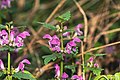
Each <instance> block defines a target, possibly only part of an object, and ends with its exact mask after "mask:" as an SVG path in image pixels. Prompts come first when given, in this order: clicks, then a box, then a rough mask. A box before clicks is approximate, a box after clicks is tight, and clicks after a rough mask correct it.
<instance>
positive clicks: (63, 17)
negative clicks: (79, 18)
mask: <svg viewBox="0 0 120 80" xmlns="http://www.w3.org/2000/svg"><path fill="white" fill-rule="evenodd" d="M70 17H71V14H70V11H68V12H66V13H64V14H62V15H60V16H58V17H56V20H58V21H59V22H65V21H68V20H69V19H70Z"/></svg>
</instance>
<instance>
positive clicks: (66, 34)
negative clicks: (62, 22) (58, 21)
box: [63, 26, 70, 36]
mask: <svg viewBox="0 0 120 80" xmlns="http://www.w3.org/2000/svg"><path fill="white" fill-rule="evenodd" d="M64 30H67V26H64ZM63 36H70V32H65V33H63Z"/></svg>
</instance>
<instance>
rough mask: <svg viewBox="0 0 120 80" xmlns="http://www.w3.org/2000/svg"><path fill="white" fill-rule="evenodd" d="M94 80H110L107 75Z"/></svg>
mask: <svg viewBox="0 0 120 80" xmlns="http://www.w3.org/2000/svg"><path fill="white" fill-rule="evenodd" d="M94 80H109V79H108V78H107V76H105V75H99V76H96V77H95V78H94Z"/></svg>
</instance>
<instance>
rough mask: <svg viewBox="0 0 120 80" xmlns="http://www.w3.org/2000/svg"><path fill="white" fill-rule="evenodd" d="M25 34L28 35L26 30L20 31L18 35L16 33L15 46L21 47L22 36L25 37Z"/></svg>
mask: <svg viewBox="0 0 120 80" xmlns="http://www.w3.org/2000/svg"><path fill="white" fill-rule="evenodd" d="M27 36H30V34H29V33H28V32H27V31H24V32H22V33H20V34H19V35H17V37H16V38H15V40H14V42H15V43H14V44H15V45H16V46H17V47H21V46H23V45H24V40H23V39H24V38H26V37H27Z"/></svg>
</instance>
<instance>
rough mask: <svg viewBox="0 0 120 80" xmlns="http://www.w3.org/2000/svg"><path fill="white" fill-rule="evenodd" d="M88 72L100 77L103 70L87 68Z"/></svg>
mask: <svg viewBox="0 0 120 80" xmlns="http://www.w3.org/2000/svg"><path fill="white" fill-rule="evenodd" d="M88 69H89V70H90V71H92V72H93V74H95V75H100V74H101V71H102V70H103V69H101V68H88Z"/></svg>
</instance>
